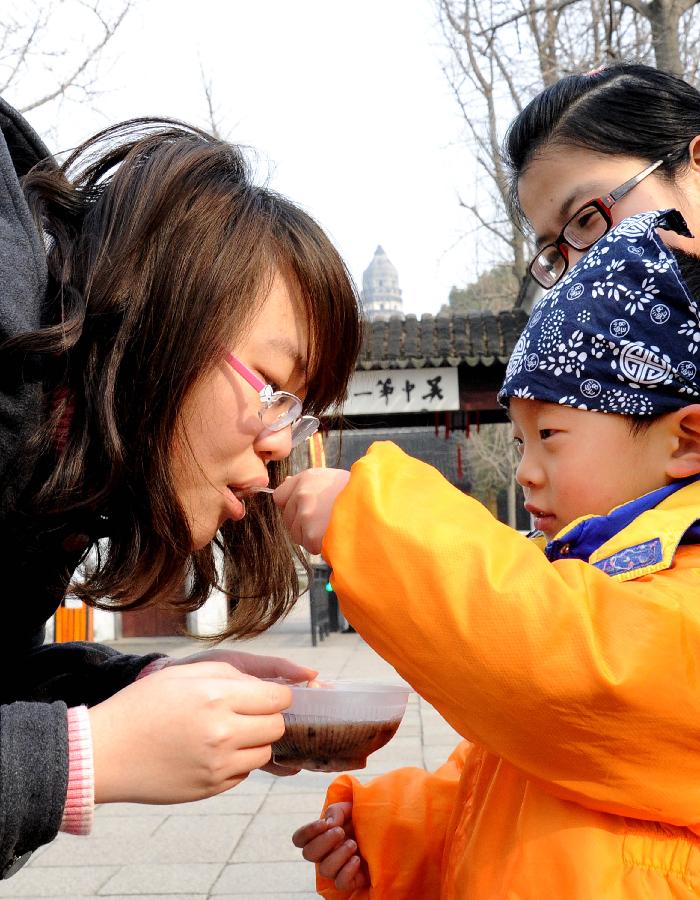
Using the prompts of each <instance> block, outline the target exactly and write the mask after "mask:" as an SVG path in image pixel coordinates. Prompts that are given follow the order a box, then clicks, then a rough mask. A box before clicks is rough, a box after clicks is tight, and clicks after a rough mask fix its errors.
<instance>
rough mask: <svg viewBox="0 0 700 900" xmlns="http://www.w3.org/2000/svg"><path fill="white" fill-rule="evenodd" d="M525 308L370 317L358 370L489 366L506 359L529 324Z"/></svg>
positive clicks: (366, 324) (504, 361)
mask: <svg viewBox="0 0 700 900" xmlns="http://www.w3.org/2000/svg"><path fill="white" fill-rule="evenodd" d="M526 322H527V314H526V313H525V312H524V311H523V310H522V309H513V310H504V311H502V312H499V313H491V312H480V313H479V312H474V313H467V314H466V315H464V314H454V313H451V312H450V313H444V312H443V313H440V314H439V315H437V316H433V315H431V314H430V313H424V314H423V315H422V316H421V318H420V319H418V318H417V317H416V316H414V315H410V314H409V315H405V316H399V315H394V316H391V318H389V319H387V320H384V321H376V322H366V323H365V336H364V341H363V346H362V352H361V353H360V357H359V359H358V362H357V368H358V369H403V368H406V367H412V368H422V367H424V366H435V367H439V366H458V365H459V364H460V363H467V364H468V365H470V366H476V365H485V366H490V365H492V364H493V363H494V362H496V361H498V362H500V363H503V364H505V363H507V362H508V358H509V357H510V354H511V352H512V351H513V347H514V346H515V343H516V341H517V340H518V337H519V335H520V332H521V331H522V330H523V328H524V327H525V323H526Z"/></svg>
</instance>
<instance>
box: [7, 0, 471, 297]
mask: <svg viewBox="0 0 700 900" xmlns="http://www.w3.org/2000/svg"><path fill="white" fill-rule="evenodd" d="M0 5H2V4H0ZM435 19H436V14H435V10H434V5H433V3H432V2H431V0H354V2H351V3H348V2H340V0H294V2H291V0H286V2H285V0H247V2H244V0H228V2H225V0H195V2H182V0H138V5H137V7H136V8H135V10H134V11H133V12H132V13H131V15H130V17H129V19H128V20H127V21H126V23H125V25H124V26H123V31H122V33H121V35H120V37H119V40H118V42H116V45H115V46H114V48H113V51H112V53H111V54H110V57H111V62H110V64H109V65H107V66H105V67H103V72H102V78H101V86H102V87H106V88H107V89H108V91H107V93H105V94H104V95H103V96H101V98H100V100H99V112H98V111H96V110H92V109H89V108H81V107H79V106H76V105H75V104H66V105H64V107H63V111H64V115H63V117H62V119H61V123H60V126H59V129H58V132H57V134H56V136H55V140H56V141H58V142H59V143H61V144H62V145H63V146H69V145H70V144H73V143H76V142H78V141H79V140H81V139H82V138H84V137H86V136H87V135H88V134H90V133H91V132H93V131H95V130H97V129H99V128H100V127H102V126H103V125H105V124H107V123H111V122H113V121H116V120H118V119H122V118H129V117H132V116H135V115H142V114H166V115H172V116H176V117H179V118H182V119H185V120H188V121H192V122H195V123H197V124H203V123H205V122H206V103H205V99H204V92H203V88H202V80H201V75H200V65H201V66H202V67H203V68H204V70H205V72H206V74H207V76H208V78H209V79H210V80H211V83H212V87H213V92H214V102H215V105H216V108H217V113H218V121H219V125H220V128H221V130H222V131H223V132H224V133H225V134H226V136H227V137H228V138H229V139H231V140H233V141H237V142H240V143H245V144H248V145H250V146H252V147H254V148H255V150H256V151H257V152H258V159H259V165H258V171H259V173H260V177H263V178H264V177H265V176H266V175H267V174H268V173H269V180H270V183H271V185H272V186H273V187H274V188H275V189H277V190H279V191H281V192H282V193H285V194H287V195H289V196H290V197H291V198H292V199H294V200H295V201H297V202H298V203H300V204H301V205H302V206H304V207H305V208H306V209H307V210H309V212H311V213H312V214H313V215H314V216H315V217H316V218H317V219H319V221H320V222H321V224H322V225H323V226H324V227H325V228H326V229H327V230H328V232H329V233H330V235H331V237H332V238H333V240H334V241H335V243H336V244H337V246H338V247H339V249H340V251H341V253H342V254H343V256H344V257H345V259H346V262H347V264H348V267H349V268H350V271H351V273H352V274H353V276H354V277H355V279H356V280H357V281H358V283H360V282H361V277H362V271H363V270H364V269H365V268H366V266H367V265H368V264H369V262H370V260H371V258H372V255H373V253H374V250H375V247H376V245H377V244H382V246H383V247H384V249H385V251H386V253H387V255H388V256H389V258H390V259H391V260H392V262H393V263H394V264H395V265H396V267H397V269H398V272H399V279H400V284H401V288H402V290H403V294H404V309H405V311H406V312H415V313H421V312H437V310H438V309H439V307H440V305H441V304H442V303H443V302H445V301H446V299H447V293H448V291H449V288H450V285H451V284H453V283H464V281H465V280H467V279H469V278H471V277H473V276H474V274H475V272H476V269H477V267H478V260H477V259H476V256H475V250H474V247H473V241H470V240H462V241H460V240H459V238H460V235H461V234H462V233H463V232H465V231H466V230H467V228H468V227H469V222H468V220H467V217H466V215H465V214H464V213H463V212H462V211H461V210H460V209H459V206H458V198H457V194H458V191H462V192H468V191H469V190H470V188H471V186H472V184H473V181H474V173H473V171H472V169H471V161H470V157H469V155H468V153H467V151H466V149H465V147H464V146H463V145H462V144H461V143H460V138H461V134H462V124H461V121H460V115H459V112H458V110H457V106H456V103H455V102H454V101H453V99H452V97H451V96H450V91H449V88H448V85H447V82H446V80H445V78H444V76H443V74H442V71H441V68H440V63H441V58H443V57H444V53H445V51H444V50H443V49H442V46H441V45H442V40H441V35H440V32H439V29H438V28H437V27H436V25H435ZM66 24H69V23H66ZM26 87H27V88H30V87H31V85H27V86H26ZM8 99H9V100H10V102H12V101H13V98H12V96H8ZM31 118H32V122H33V123H34V124H35V125H36V126H37V127H38V128H40V129H41V128H42V127H44V124H45V122H44V119H43V117H42V116H41V115H39V114H38V113H37V114H35V115H34V116H33V117H31Z"/></svg>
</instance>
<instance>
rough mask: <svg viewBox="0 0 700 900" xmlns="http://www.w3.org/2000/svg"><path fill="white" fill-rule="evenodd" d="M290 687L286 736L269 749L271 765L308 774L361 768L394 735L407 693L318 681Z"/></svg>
mask: <svg viewBox="0 0 700 900" xmlns="http://www.w3.org/2000/svg"><path fill="white" fill-rule="evenodd" d="M314 683H315V684H318V687H308V686H306V685H303V686H302V685H290V687H291V689H292V705H291V706H290V707H289V709H286V710H285V711H284V712H283V716H284V723H285V733H284V735H283V737H281V738H280V739H279V740H278V741H276V742H275V743H274V744H273V745H272V759H273V762H275V763H278V764H279V765H283V766H288V767H290V768H295V769H299V768H301V769H309V770H310V771H312V772H345V771H347V770H348V769H363V768H364V767H365V766H366V765H367V757H368V756H369V755H370V753H374V751H375V750H378V749H379V748H380V747H383V746H384V745H385V744H386V743H387V742H388V741H390V740H391V738H392V737H393V736H394V734H395V733H396V729H397V728H398V727H399V725H400V724H401V719H402V718H403V714H404V712H405V711H406V703H407V702H408V695H409V694H410V688H408V687H404V686H403V685H400V684H378V683H376V682H360V681H318V682H314Z"/></svg>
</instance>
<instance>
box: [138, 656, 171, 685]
mask: <svg viewBox="0 0 700 900" xmlns="http://www.w3.org/2000/svg"><path fill="white" fill-rule="evenodd" d="M169 662H170V657H169V656H160V657H159V658H158V659H154V660H153V662H149V664H148V665H147V666H144V667H143V669H141V671H140V672H139V674H138V675H137V676H136V678H135V679H134V681H138V680H139V678H145V677H146V675H152V674H153V673H154V672H160V670H161V669H164V668H165V667H166V666H167V665H168V663H169Z"/></svg>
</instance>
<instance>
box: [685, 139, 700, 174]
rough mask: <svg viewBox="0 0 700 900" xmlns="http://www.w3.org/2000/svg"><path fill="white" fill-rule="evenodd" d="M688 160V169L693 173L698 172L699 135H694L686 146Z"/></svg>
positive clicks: (699, 164)
mask: <svg viewBox="0 0 700 900" xmlns="http://www.w3.org/2000/svg"><path fill="white" fill-rule="evenodd" d="M688 160H689V162H690V168H691V169H692V170H693V171H695V172H700V134H696V135H695V137H694V138H693V140H692V141H691V142H690V143H689V144H688Z"/></svg>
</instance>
